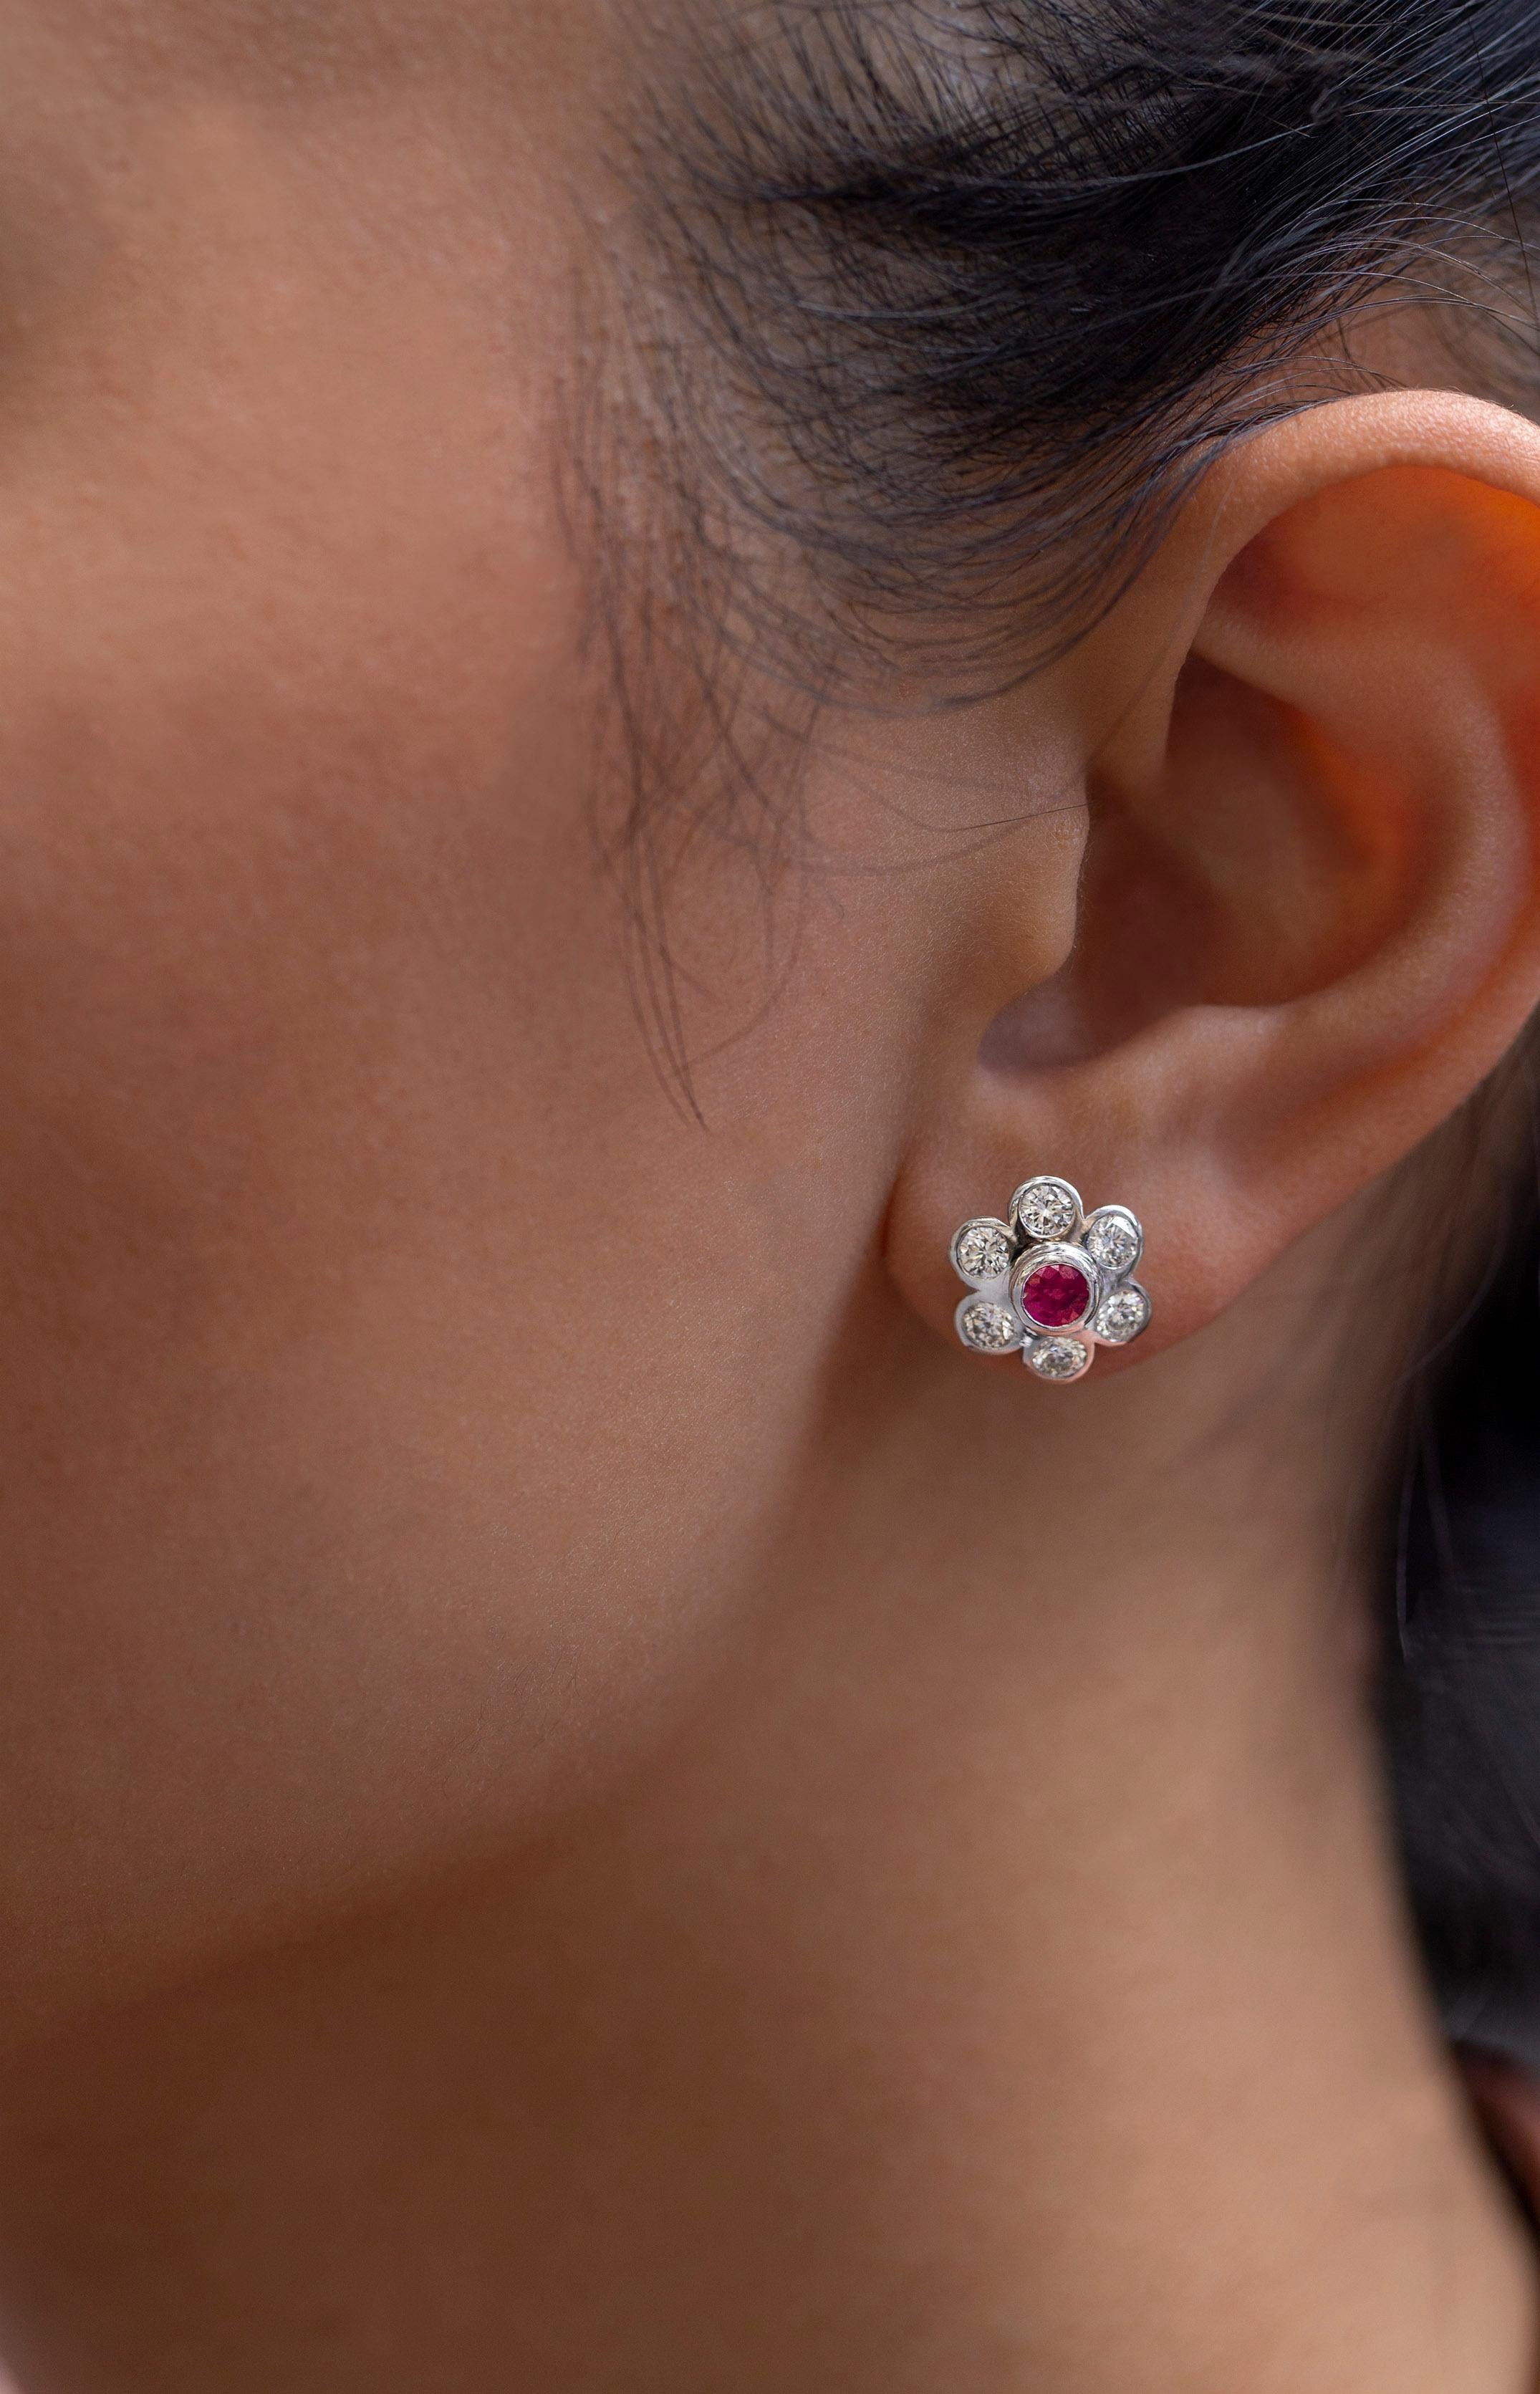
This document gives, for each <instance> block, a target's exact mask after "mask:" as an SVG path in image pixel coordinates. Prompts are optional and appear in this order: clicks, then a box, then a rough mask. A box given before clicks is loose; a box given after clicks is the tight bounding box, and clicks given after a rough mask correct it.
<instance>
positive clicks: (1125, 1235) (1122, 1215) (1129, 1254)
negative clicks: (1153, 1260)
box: [1081, 1205, 1144, 1281]
mask: <svg viewBox="0 0 1540 2394" xmlns="http://www.w3.org/2000/svg"><path fill="white" fill-rule="evenodd" d="M1103 1225H1105V1226H1106V1229H1107V1230H1108V1231H1110V1232H1112V1231H1115V1232H1117V1233H1120V1234H1121V1236H1119V1238H1118V1240H1117V1251H1116V1254H1115V1256H1114V1255H1105V1256H1100V1255H1098V1254H1097V1241H1098V1238H1099V1235H1100V1234H1101V1232H1102V1227H1103ZM1081 1244H1082V1245H1083V1246H1084V1247H1085V1249H1086V1254H1087V1255H1088V1256H1091V1257H1092V1259H1093V1261H1094V1262H1095V1264H1096V1266H1097V1269H1098V1270H1099V1271H1100V1272H1101V1273H1102V1274H1103V1275H1104V1277H1105V1278H1106V1279H1107V1280H1109V1281H1124V1280H1126V1279H1127V1277H1128V1275H1129V1273H1130V1272H1137V1271H1138V1269H1139V1265H1140V1264H1141V1263H1142V1262H1143V1260H1144V1229H1143V1225H1142V1224H1141V1223H1140V1222H1139V1219H1138V1217H1137V1216H1135V1215H1133V1214H1131V1213H1130V1212H1129V1210H1128V1208H1127V1206H1126V1205H1099V1206H1098V1207H1097V1209H1096V1212H1095V1213H1094V1214H1087V1215H1086V1228H1085V1230H1084V1231H1083V1232H1082V1234H1081Z"/></svg>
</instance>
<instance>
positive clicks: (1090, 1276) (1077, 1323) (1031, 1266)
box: [1010, 1239, 1107, 1338]
mask: <svg viewBox="0 0 1540 2394" xmlns="http://www.w3.org/2000/svg"><path fill="white" fill-rule="evenodd" d="M1048 1264H1062V1265H1063V1266H1064V1268H1065V1269H1067V1270H1069V1271H1074V1272H1078V1273H1079V1274H1080V1277H1081V1279H1082V1280H1083V1281H1084V1282H1085V1283H1086V1306H1085V1310H1084V1311H1083V1312H1081V1313H1077V1314H1076V1316H1075V1318H1074V1320H1073V1322H1052V1323H1049V1322H1039V1321H1037V1320H1036V1318H1035V1317H1034V1316H1033V1314H1030V1313H1029V1312H1028V1311H1027V1309H1026V1307H1025V1306H1024V1305H1023V1304H1022V1302H1021V1291H1022V1289H1023V1288H1024V1287H1025V1286H1026V1283H1027V1282H1028V1281H1029V1280H1031V1279H1033V1276H1034V1275H1035V1274H1036V1273H1038V1272H1040V1271H1041V1270H1042V1269H1044V1267H1045V1266H1046V1265H1048ZM1106 1295H1107V1288H1106V1284H1105V1282H1104V1279H1103V1275H1102V1273H1101V1271H1100V1269H1099V1266H1098V1264H1097V1261H1096V1258H1095V1257H1094V1256H1088V1255H1087V1254H1086V1250H1085V1248H1084V1247H1076V1246H1072V1245H1071V1244H1070V1243H1069V1242H1068V1240H1065V1239H1046V1240H1044V1241H1043V1242H1042V1243H1040V1244H1038V1245H1036V1246H1032V1247H1028V1248H1027V1250H1026V1252H1025V1254H1024V1255H1022V1256H1020V1258H1019V1260H1018V1261H1017V1262H1016V1263H1015V1264H1014V1265H1013V1266H1012V1268H1011V1275H1010V1301H1011V1303H1012V1305H1013V1306H1014V1307H1015V1309H1016V1311H1017V1313H1018V1315H1019V1316H1020V1320H1021V1321H1022V1322H1023V1323H1024V1324H1025V1326H1026V1332H1027V1335H1028V1337H1029V1338H1073V1337H1074V1336H1076V1335H1077V1334H1078V1333H1079V1332H1080V1331H1082V1330H1084V1329H1085V1327H1086V1323H1087V1322H1089V1321H1090V1319H1091V1316H1092V1315H1093V1314H1094V1313H1095V1312H1096V1311H1097V1310H1098V1309H1099V1306H1100V1305H1101V1302H1102V1300H1103V1298H1104V1297H1105V1296H1106Z"/></svg>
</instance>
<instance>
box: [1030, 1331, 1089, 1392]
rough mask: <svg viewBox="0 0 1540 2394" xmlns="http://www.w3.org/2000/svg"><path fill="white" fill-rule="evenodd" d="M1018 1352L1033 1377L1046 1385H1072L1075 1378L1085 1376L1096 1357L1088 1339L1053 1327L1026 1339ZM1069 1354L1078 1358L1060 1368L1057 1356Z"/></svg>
mask: <svg viewBox="0 0 1540 2394" xmlns="http://www.w3.org/2000/svg"><path fill="white" fill-rule="evenodd" d="M1021 1351H1022V1355H1023V1358H1024V1360H1025V1362H1026V1366H1027V1369H1028V1371H1029V1372H1030V1373H1031V1374H1032V1375H1033V1378H1034V1379H1038V1380H1041V1381H1043V1382H1044V1383H1045V1385H1046V1387H1048V1388H1073V1386H1074V1384H1075V1382H1076V1380H1083V1379H1084V1378H1085V1377H1086V1373H1087V1372H1088V1371H1089V1370H1090V1368H1091V1365H1092V1363H1093V1362H1094V1361H1095V1360H1096V1348H1094V1346H1093V1345H1092V1344H1091V1341H1090V1340H1089V1339H1088V1338H1076V1337H1073V1336H1072V1335H1067V1334H1065V1333H1063V1332H1060V1331H1057V1330H1056V1331H1052V1332H1050V1333H1048V1334H1046V1335H1045V1336H1043V1337H1041V1338H1029V1339H1028V1341H1027V1343H1026V1346H1025V1347H1024V1348H1022V1350H1021ZM1071 1355H1073V1356H1076V1357H1077V1358H1078V1359H1079V1360H1078V1361H1075V1362H1074V1363H1073V1365H1072V1366H1071V1367H1070V1368H1068V1369H1064V1368H1061V1367H1060V1357H1064V1358H1068V1357H1070V1356H1071Z"/></svg>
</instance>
